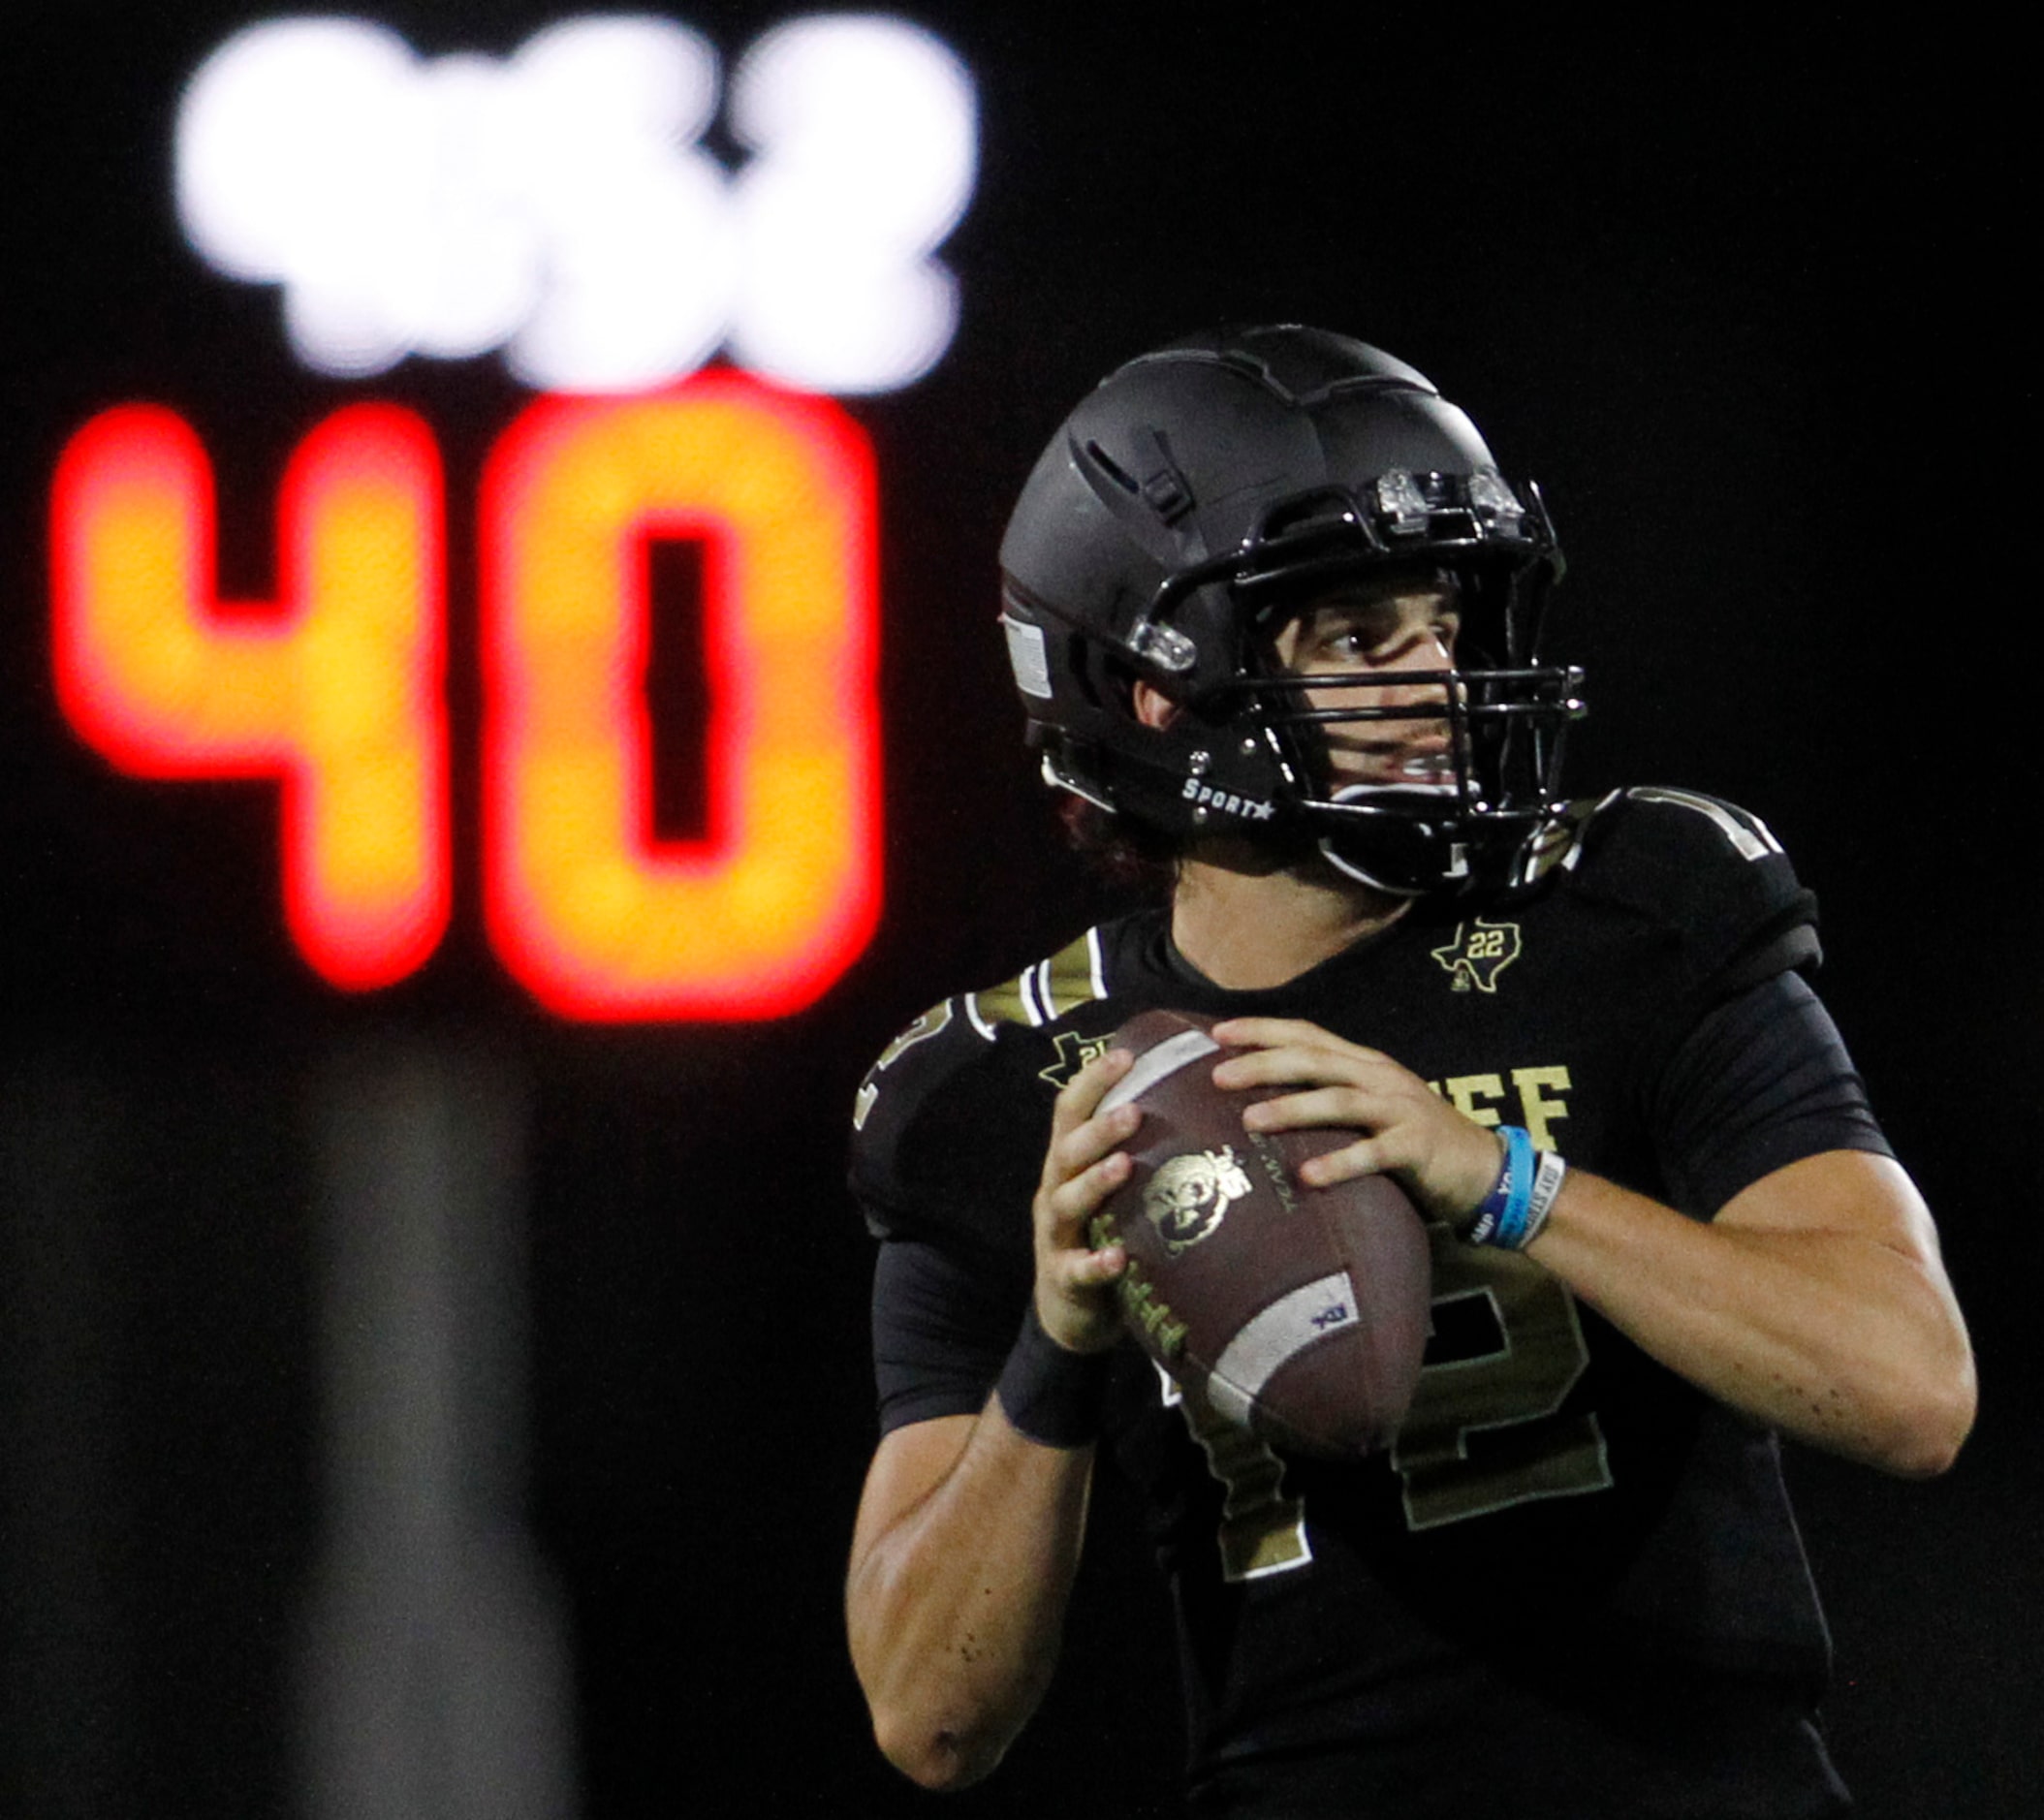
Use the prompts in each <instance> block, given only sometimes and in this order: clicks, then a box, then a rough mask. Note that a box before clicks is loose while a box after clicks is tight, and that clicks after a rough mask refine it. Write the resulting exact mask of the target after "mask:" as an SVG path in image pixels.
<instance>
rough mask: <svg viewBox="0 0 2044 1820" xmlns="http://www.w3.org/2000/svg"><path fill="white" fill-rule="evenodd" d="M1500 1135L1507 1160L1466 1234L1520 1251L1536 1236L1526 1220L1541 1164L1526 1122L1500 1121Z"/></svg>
mask: <svg viewBox="0 0 2044 1820" xmlns="http://www.w3.org/2000/svg"><path fill="white" fill-rule="evenodd" d="M1497 1135H1498V1136H1499V1137H1500V1138H1502V1139H1503V1140H1504V1161H1503V1163H1502V1164H1501V1165H1500V1166H1499V1168H1498V1171H1497V1179H1496V1181H1494V1183H1492V1185H1491V1192H1490V1193H1489V1194H1487V1195H1485V1196H1484V1198H1483V1200H1482V1201H1481V1202H1480V1203H1478V1205H1477V1208H1476V1217H1475V1218H1474V1219H1473V1220H1471V1221H1470V1223H1469V1230H1468V1231H1467V1232H1466V1233H1464V1234H1463V1235H1462V1237H1463V1238H1464V1239H1467V1240H1468V1242H1469V1243H1470V1244H1472V1245H1499V1246H1502V1247H1503V1248H1504V1249H1506V1250H1508V1251H1517V1250H1518V1249H1519V1248H1520V1247H1521V1246H1522V1245H1524V1244H1525V1241H1526V1240H1527V1239H1529V1238H1531V1237H1532V1234H1531V1233H1530V1232H1528V1231H1527V1230H1526V1223H1527V1216H1528V1213H1529V1212H1530V1209H1531V1208H1532V1204H1533V1177H1534V1175H1535V1174H1536V1172H1537V1170H1538V1168H1539V1165H1538V1163H1537V1161H1536V1159H1535V1158H1534V1155H1533V1139H1532V1134H1531V1133H1529V1132H1528V1131H1526V1130H1525V1128H1524V1127H1523V1126H1520V1125H1500V1126H1498V1128H1497Z"/></svg>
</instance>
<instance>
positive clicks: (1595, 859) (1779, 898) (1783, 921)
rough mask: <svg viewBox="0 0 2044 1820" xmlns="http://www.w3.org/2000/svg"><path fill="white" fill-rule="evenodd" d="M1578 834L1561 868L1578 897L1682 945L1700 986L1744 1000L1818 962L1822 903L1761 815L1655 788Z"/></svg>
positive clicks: (1600, 805) (1618, 798)
mask: <svg viewBox="0 0 2044 1820" xmlns="http://www.w3.org/2000/svg"><path fill="white" fill-rule="evenodd" d="M1574 825H1575V833H1574V836H1573V839H1572V841H1571V843H1570V845H1569V848H1568V850H1567V852H1566V853H1565V854H1563V855H1560V856H1558V857H1557V860H1556V861H1555V864H1556V866H1557V868H1558V869H1560V870H1562V871H1564V872H1566V873H1567V874H1569V875H1570V876H1571V877H1572V880H1573V889H1574V890H1575V891H1576V892H1577V893H1580V894H1583V895H1585V896H1589V897H1596V898H1601V899H1603V900H1605V901H1607V902H1612V903H1617V904H1622V905H1624V906H1625V907H1627V908H1628V909H1630V910H1632V911H1634V912H1636V913H1638V914H1640V915H1642V916H1644V917H1647V918H1649V919H1651V921H1653V922H1655V923H1658V924H1659V925H1661V926H1663V927H1664V928H1666V929H1667V930H1668V931H1670V932H1671V933H1672V934H1674V935H1676V936H1678V937H1679V938H1680V939H1681V941H1682V945H1683V950H1684V954H1685V957H1686V959H1687V961H1688V967H1687V968H1686V969H1685V970H1686V971H1688V972H1689V973H1690V974H1691V976H1692V977H1693V978H1695V979H1696V980H1698V981H1704V980H1708V981H1711V982H1712V983H1713V984H1714V985H1715V986H1716V987H1717V988H1718V989H1720V990H1724V991H1736V990H1738V989H1739V988H1742V987H1744V986H1746V985H1750V984H1751V983H1753V982H1754V981H1756V980H1760V979H1765V978H1768V977H1770V976H1771V975H1773V974H1776V973H1779V972H1783V971H1786V970H1787V969H1789V968H1791V967H1807V966H1812V965H1814V964H1815V963H1816V961H1817V959H1818V957H1819V951H1818V947H1817V938H1816V929H1815V923H1816V899H1815V897H1814V896H1813V895H1812V894H1810V893H1809V892H1808V891H1806V890H1804V888H1803V886H1802V885H1801V883H1800V882H1799V881H1798V880H1797V878H1796V872H1795V867H1794V866H1793V865H1791V864H1790V863H1789V860H1788V856H1787V855H1786V854H1785V853H1784V852H1783V851H1782V849H1781V843H1780V842H1779V841H1778V840H1777V839H1776V838H1775V836H1774V834H1773V833H1772V832H1770V831H1769V829H1768V826H1767V824H1766V823H1765V822H1763V821H1762V820H1761V819H1760V818H1759V817H1758V816H1757V815H1754V814H1752V813H1751V812H1750V811H1748V810H1745V809H1742V808H1740V807H1738V806H1737V805H1736V804H1734V803H1730V802H1725V801H1722V800H1719V799H1718V798H1716V797H1708V796H1704V795H1701V794H1700V793H1698V792H1696V791H1691V790H1670V789H1662V788H1660V787H1657V786H1651V785H1649V786H1641V787H1639V788H1636V789H1631V790H1619V791H1614V792H1612V794H1611V795H1610V796H1608V797H1606V798H1604V799H1603V800H1601V801H1599V802H1597V803H1595V804H1593V805H1590V806H1589V808H1588V812H1587V813H1584V814H1582V815H1581V816H1580V817H1579V818H1576V820H1575V824H1574Z"/></svg>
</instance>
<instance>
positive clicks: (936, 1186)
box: [851, 929, 1107, 1236]
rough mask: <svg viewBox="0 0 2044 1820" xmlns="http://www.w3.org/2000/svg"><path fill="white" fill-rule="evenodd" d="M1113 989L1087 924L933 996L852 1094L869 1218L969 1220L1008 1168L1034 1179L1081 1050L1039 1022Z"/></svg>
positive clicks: (878, 1223) (856, 1160) (902, 1224)
mask: <svg viewBox="0 0 2044 1820" xmlns="http://www.w3.org/2000/svg"><path fill="white" fill-rule="evenodd" d="M1106 995H1107V986H1106V980H1105V977H1104V962H1103V958H1102V948H1101V940H1100V931H1099V930H1098V929H1088V930H1087V931H1086V932H1085V934H1084V935H1082V936H1080V937H1079V938H1078V939H1077V940H1075V941H1073V942H1071V943H1068V944H1067V945H1066V946H1065V947H1064V948H1062V949H1060V950H1059V951H1058V952H1057V953H1056V954H1054V955H1052V956H1050V957H1048V958H1046V959H1043V960H1039V961H1036V962H1034V963H1033V964H1032V965H1030V966H1027V967H1025V968H1023V969H1022V972H1021V973H1019V974H1017V975H1016V977H1015V978H1014V979H1012V980H1007V981H1004V982H1002V983H1001V984H1000V985H998V986H994V987H989V988H984V989H982V990H980V991H976V992H960V993H959V994H957V995H956V996H954V997H951V998H947V999H945V1000H944V1001H943V1002H942V1003H941V1004H937V1005H932V1006H931V1007H930V1008H929V1010H928V1011H926V1012H925V1013H924V1014H923V1015H922V1016H921V1017H920V1018H918V1019H916V1020H915V1021H914V1022H912V1023H910V1024H909V1025H908V1026H907V1028H905V1029H904V1030H902V1031H901V1033H900V1034H899V1035H898V1036H896V1038H895V1040H894V1041H893V1042H892V1043H890V1044H889V1045H888V1046H887V1048H886V1049H884V1050H883V1051H881V1052H880V1055H879V1058H878V1059H877V1060H876V1061H875V1062H874V1063H873V1065H872V1067H871V1068H869V1069H868V1070H867V1071H866V1075H865V1080H864V1081H863V1082H862V1083H860V1086H859V1091H858V1093H857V1095H856V1096H855V1098H854V1101H853V1106H852V1164H851V1180H852V1189H853V1193H854V1194H855V1195H856V1196H857V1197H858V1199H859V1201H860V1203H861V1205H862V1206H863V1207H864V1208H865V1214H866V1220H867V1223H868V1225H870V1226H871V1227H872V1228H873V1229H874V1230H875V1231H876V1232H877V1233H880V1234H882V1235H883V1236H885V1235H889V1234H903V1235H905V1234H908V1233H911V1232H928V1231H930V1230H932V1229H944V1230H954V1231H955V1230H957V1229H958V1228H959V1227H960V1226H961V1225H962V1226H964V1227H967V1228H969V1227H970V1226H971V1225H972V1224H973V1223H974V1221H975V1217H976V1209H977V1208H978V1207H979V1206H980V1205H981V1204H982V1203H995V1202H999V1201H1000V1200H1001V1199H1002V1198H1003V1196H1002V1188H1001V1183H1002V1181H1003V1180H1005V1179H1006V1178H1007V1177H1011V1176H1012V1177H1016V1178H1017V1179H1018V1180H1020V1181H1022V1183H1024V1184H1028V1183H1033V1181H1034V1179H1035V1177H1036V1176H1037V1174H1038V1172H1039V1171H1040V1170H1041V1168H1042V1165H1043V1147H1044V1143H1045V1138H1046V1134H1047V1133H1048V1131H1049V1129H1050V1117H1051V1103H1052V1100H1053V1098H1054V1096H1055V1093H1056V1087H1057V1084H1058V1082H1057V1080H1056V1079H1055V1078H1054V1077H1055V1075H1056V1072H1057V1070H1058V1069H1059V1068H1060V1067H1064V1072H1066V1073H1069V1072H1070V1067H1066V1066H1065V1064H1067V1063H1069V1064H1070V1066H1072V1067H1075V1066H1076V1065H1077V1061H1078V1058H1077V1057H1076V1056H1075V1055H1068V1054H1067V1052H1066V1051H1067V1050H1068V1048H1070V1046H1071V1039H1069V1038H1067V1039H1066V1040H1065V1041H1063V1042H1058V1041H1056V1040H1055V1039H1054V1038H1052V1037H1048V1036H1047V1037H1043V1038H1033V1033H1034V1032H1035V1031H1037V1030H1040V1029H1042V1028H1043V1027H1044V1026H1045V1025H1047V1024H1050V1023H1053V1022H1055V1021H1057V1020H1059V1019H1062V1018H1064V1017H1065V1016H1067V1015H1068V1014H1069V1013H1071V1012H1073V1011H1075V1010H1077V1009H1078V1008H1080V1007H1081V1006H1084V1005H1087V1004H1090V1003H1092V1002H1093V1001H1095V1000H1097V999H1101V998H1104V997H1105V996H1106ZM1031 1039H1033V1040H1031ZM1032 1077H1035V1078H1032ZM1039 1079H1040V1082H1041V1085H1040V1086H1039V1084H1038V1082H1039ZM1026 1201H1027V1196H1026V1193H1025V1194H1024V1196H1023V1204H1024V1206H1026Z"/></svg>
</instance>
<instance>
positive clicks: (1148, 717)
mask: <svg viewBox="0 0 2044 1820" xmlns="http://www.w3.org/2000/svg"><path fill="white" fill-rule="evenodd" d="M1129 706H1131V707H1133V708H1134V709H1135V711H1136V719H1137V720H1139V721H1140V722H1141V723H1142V724H1143V725H1144V726H1146V727H1159V728H1161V727H1168V726H1170V725H1171V723H1172V722H1173V721H1174V720H1176V719H1177V718H1178V716H1179V705H1178V704H1177V703H1176V702H1174V701H1173V700H1172V699H1171V697H1170V696H1168V695H1166V694H1165V693H1164V691H1163V690H1162V689H1153V688H1151V687H1150V685H1149V684H1148V683H1147V682H1138V683H1137V684H1136V685H1135V688H1134V689H1133V691H1132V692H1131V694H1130V696H1129Z"/></svg>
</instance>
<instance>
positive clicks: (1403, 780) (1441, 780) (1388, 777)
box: [1336, 739, 1456, 790]
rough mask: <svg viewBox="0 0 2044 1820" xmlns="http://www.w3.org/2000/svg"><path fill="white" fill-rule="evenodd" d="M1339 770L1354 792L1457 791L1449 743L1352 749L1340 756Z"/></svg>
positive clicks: (1344, 781)
mask: <svg viewBox="0 0 2044 1820" xmlns="http://www.w3.org/2000/svg"><path fill="white" fill-rule="evenodd" d="M1336 773H1337V777H1339V778H1340V781H1342V782H1343V783H1344V784H1345V785H1346V787H1347V788H1350V789H1359V788H1360V789H1366V790H1453V789H1454V788H1455V785H1456V776H1455V755H1454V753H1453V752H1451V751H1450V750H1449V748H1448V745H1447V742H1446V741H1445V740H1431V739H1430V740H1426V741H1424V742H1423V743H1421V744H1417V745H1407V744H1404V743H1402V742H1401V743H1399V744H1397V745H1357V746H1350V747H1348V748H1347V750H1346V751H1343V752H1339V753H1338V754H1337V756H1336ZM1344 774H1345V775H1344Z"/></svg>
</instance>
